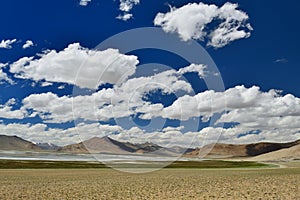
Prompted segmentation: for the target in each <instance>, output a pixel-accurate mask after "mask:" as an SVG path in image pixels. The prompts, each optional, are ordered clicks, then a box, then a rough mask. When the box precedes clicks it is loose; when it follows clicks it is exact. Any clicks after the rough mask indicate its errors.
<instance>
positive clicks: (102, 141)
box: [58, 137, 162, 154]
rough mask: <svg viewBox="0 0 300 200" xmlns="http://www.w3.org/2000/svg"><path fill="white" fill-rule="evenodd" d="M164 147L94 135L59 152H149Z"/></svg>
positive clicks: (62, 148)
mask: <svg viewBox="0 0 300 200" xmlns="http://www.w3.org/2000/svg"><path fill="white" fill-rule="evenodd" d="M161 148H162V147H160V146H158V145H155V144H153V143H144V144H132V143H129V142H124V143H123V142H119V141H116V140H113V139H111V138H109V137H103V138H98V137H94V138H91V139H89V140H86V141H83V142H80V143H78V144H72V145H67V146H64V147H61V148H59V149H58V151H59V152H67V153H112V154H130V153H148V152H154V151H156V150H159V149H161Z"/></svg>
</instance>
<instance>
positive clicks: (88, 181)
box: [0, 162, 300, 200]
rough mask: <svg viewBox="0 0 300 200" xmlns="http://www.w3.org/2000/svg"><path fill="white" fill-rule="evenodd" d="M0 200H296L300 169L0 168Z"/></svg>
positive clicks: (299, 195)
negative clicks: (133, 170) (134, 171)
mask: <svg viewBox="0 0 300 200" xmlns="http://www.w3.org/2000/svg"><path fill="white" fill-rule="evenodd" d="M0 199H1V200H2V199H61V200H62V199H283V200H286V199H295V200H297V199H300V164H299V163H296V162H295V163H289V164H288V166H282V167H280V168H279V167H277V168H253V169H252V168H243V169H162V170H159V171H156V172H152V173H146V174H130V173H124V172H118V171H115V170H112V169H2V170H0Z"/></svg>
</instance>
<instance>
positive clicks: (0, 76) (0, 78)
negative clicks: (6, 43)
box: [0, 63, 14, 84]
mask: <svg viewBox="0 0 300 200" xmlns="http://www.w3.org/2000/svg"><path fill="white" fill-rule="evenodd" d="M7 65H8V64H7V63H6V64H4V63H0V84H2V83H4V82H7V83H9V84H14V81H13V80H12V79H11V78H9V77H8V75H7V73H5V72H4V71H3V68H4V67H6V66H7Z"/></svg>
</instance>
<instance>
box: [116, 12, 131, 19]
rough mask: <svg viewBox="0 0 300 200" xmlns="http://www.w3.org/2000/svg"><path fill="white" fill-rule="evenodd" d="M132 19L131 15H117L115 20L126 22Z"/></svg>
mask: <svg viewBox="0 0 300 200" xmlns="http://www.w3.org/2000/svg"><path fill="white" fill-rule="evenodd" d="M132 17H133V15H132V14H131V13H123V14H120V15H118V17H117V19H121V20H123V21H127V20H129V19H131V18H132Z"/></svg>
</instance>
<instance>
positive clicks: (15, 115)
mask: <svg viewBox="0 0 300 200" xmlns="http://www.w3.org/2000/svg"><path fill="white" fill-rule="evenodd" d="M15 104H16V99H10V100H8V101H7V102H6V103H5V104H4V105H1V104H0V118H6V119H23V118H24V116H25V113H24V112H22V110H13V105H15Z"/></svg>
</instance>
